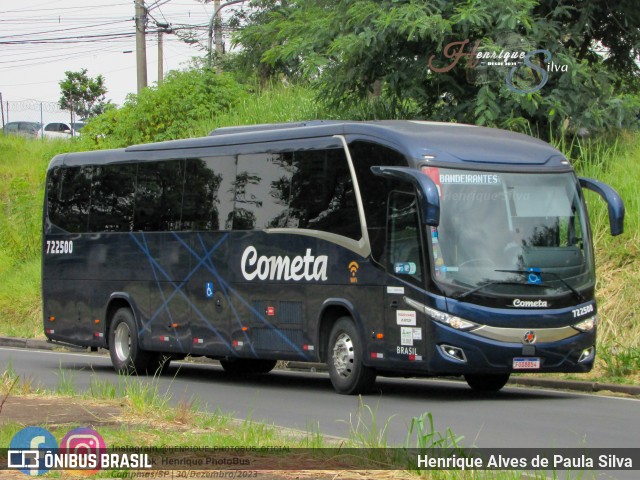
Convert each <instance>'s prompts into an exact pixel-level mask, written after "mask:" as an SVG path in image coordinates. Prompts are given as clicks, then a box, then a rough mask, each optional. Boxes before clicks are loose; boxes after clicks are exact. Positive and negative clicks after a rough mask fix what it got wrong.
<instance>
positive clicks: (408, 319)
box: [384, 191, 425, 361]
mask: <svg viewBox="0 0 640 480" xmlns="http://www.w3.org/2000/svg"><path fill="white" fill-rule="evenodd" d="M386 252H387V262H386V263H387V271H388V274H389V275H388V277H387V278H388V282H387V287H386V290H385V293H384V297H385V324H386V328H385V338H386V340H387V341H386V342H385V343H386V344H387V345H388V347H387V348H388V349H389V350H388V351H387V353H388V357H389V358H392V359H395V360H401V361H416V360H421V359H422V357H423V356H424V355H425V352H424V345H425V343H424V335H425V330H424V326H423V325H422V323H423V320H422V319H421V317H422V316H423V315H422V316H421V315H419V314H418V312H416V311H415V309H412V308H411V307H410V306H409V305H407V303H406V302H405V301H404V297H405V296H407V297H409V298H414V299H416V298H417V295H422V293H421V291H422V290H423V289H424V285H425V270H424V261H423V258H424V255H423V242H422V241H421V236H420V221H419V217H418V207H417V199H416V195H415V194H414V193H407V192H402V191H392V192H390V194H389V200H388V204H387V245H386ZM416 287H418V288H416ZM420 300H421V299H420ZM420 300H419V301H420Z"/></svg>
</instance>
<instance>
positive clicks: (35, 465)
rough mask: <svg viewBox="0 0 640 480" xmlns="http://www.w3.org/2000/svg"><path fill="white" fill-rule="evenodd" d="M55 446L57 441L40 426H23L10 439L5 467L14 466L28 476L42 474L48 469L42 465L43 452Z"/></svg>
mask: <svg viewBox="0 0 640 480" xmlns="http://www.w3.org/2000/svg"><path fill="white" fill-rule="evenodd" d="M57 448H58V442H57V441H56V439H55V437H54V436H53V435H52V434H51V432H49V431H48V430H45V429H44V428H40V427H27V428H23V429H22V430H20V431H19V432H18V433H16V434H15V435H14V436H13V438H12V439H11V443H10V445H9V451H8V457H9V458H8V463H7V467H9V468H16V469H18V470H20V471H21V472H22V473H26V474H27V475H30V476H36V475H43V474H45V473H47V471H48V469H47V468H45V466H44V454H45V453H46V452H47V450H55V449H57Z"/></svg>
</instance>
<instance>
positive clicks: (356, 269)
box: [349, 262, 360, 277]
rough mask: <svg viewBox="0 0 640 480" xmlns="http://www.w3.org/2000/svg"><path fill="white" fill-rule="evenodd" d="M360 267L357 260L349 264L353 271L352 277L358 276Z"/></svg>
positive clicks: (350, 269)
mask: <svg viewBox="0 0 640 480" xmlns="http://www.w3.org/2000/svg"><path fill="white" fill-rule="evenodd" d="M359 268H360V265H358V263H357V262H351V263H350V264H349V271H350V272H351V276H352V277H355V276H356V273H358V269H359Z"/></svg>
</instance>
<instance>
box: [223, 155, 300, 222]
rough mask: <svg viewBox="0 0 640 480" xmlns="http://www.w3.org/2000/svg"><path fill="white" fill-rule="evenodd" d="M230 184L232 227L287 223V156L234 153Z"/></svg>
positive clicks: (289, 180) (289, 178)
mask: <svg viewBox="0 0 640 480" xmlns="http://www.w3.org/2000/svg"><path fill="white" fill-rule="evenodd" d="M234 187H235V208H234V211H233V229H234V230H254V229H256V230H259V229H262V228H281V227H286V226H288V222H289V194H290V189H291V157H290V156H289V155H283V154H281V153H256V154H247V155H238V173H237V175H236V180H235V184H234Z"/></svg>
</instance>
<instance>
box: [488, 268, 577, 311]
mask: <svg viewBox="0 0 640 480" xmlns="http://www.w3.org/2000/svg"><path fill="white" fill-rule="evenodd" d="M494 272H502V273H523V274H529V273H535V274H537V275H551V276H552V277H554V278H556V279H558V280H560V283H562V284H563V285H564V286H565V287H567V288H568V289H569V290H570V291H571V293H573V294H574V295H575V296H576V298H577V299H578V300H579V301H580V303H584V302H586V301H587V299H586V298H585V297H584V295H582V294H581V293H580V292H579V291H578V290H576V289H575V288H573V287H572V286H571V285H570V284H569V282H567V281H566V280H565V279H564V278H562V277H561V276H560V275H558V274H557V273H556V272H547V271H545V270H538V269H536V270H531V271H529V270H494ZM527 285H529V284H527ZM530 285H537V284H535V283H532V284H530Z"/></svg>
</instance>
